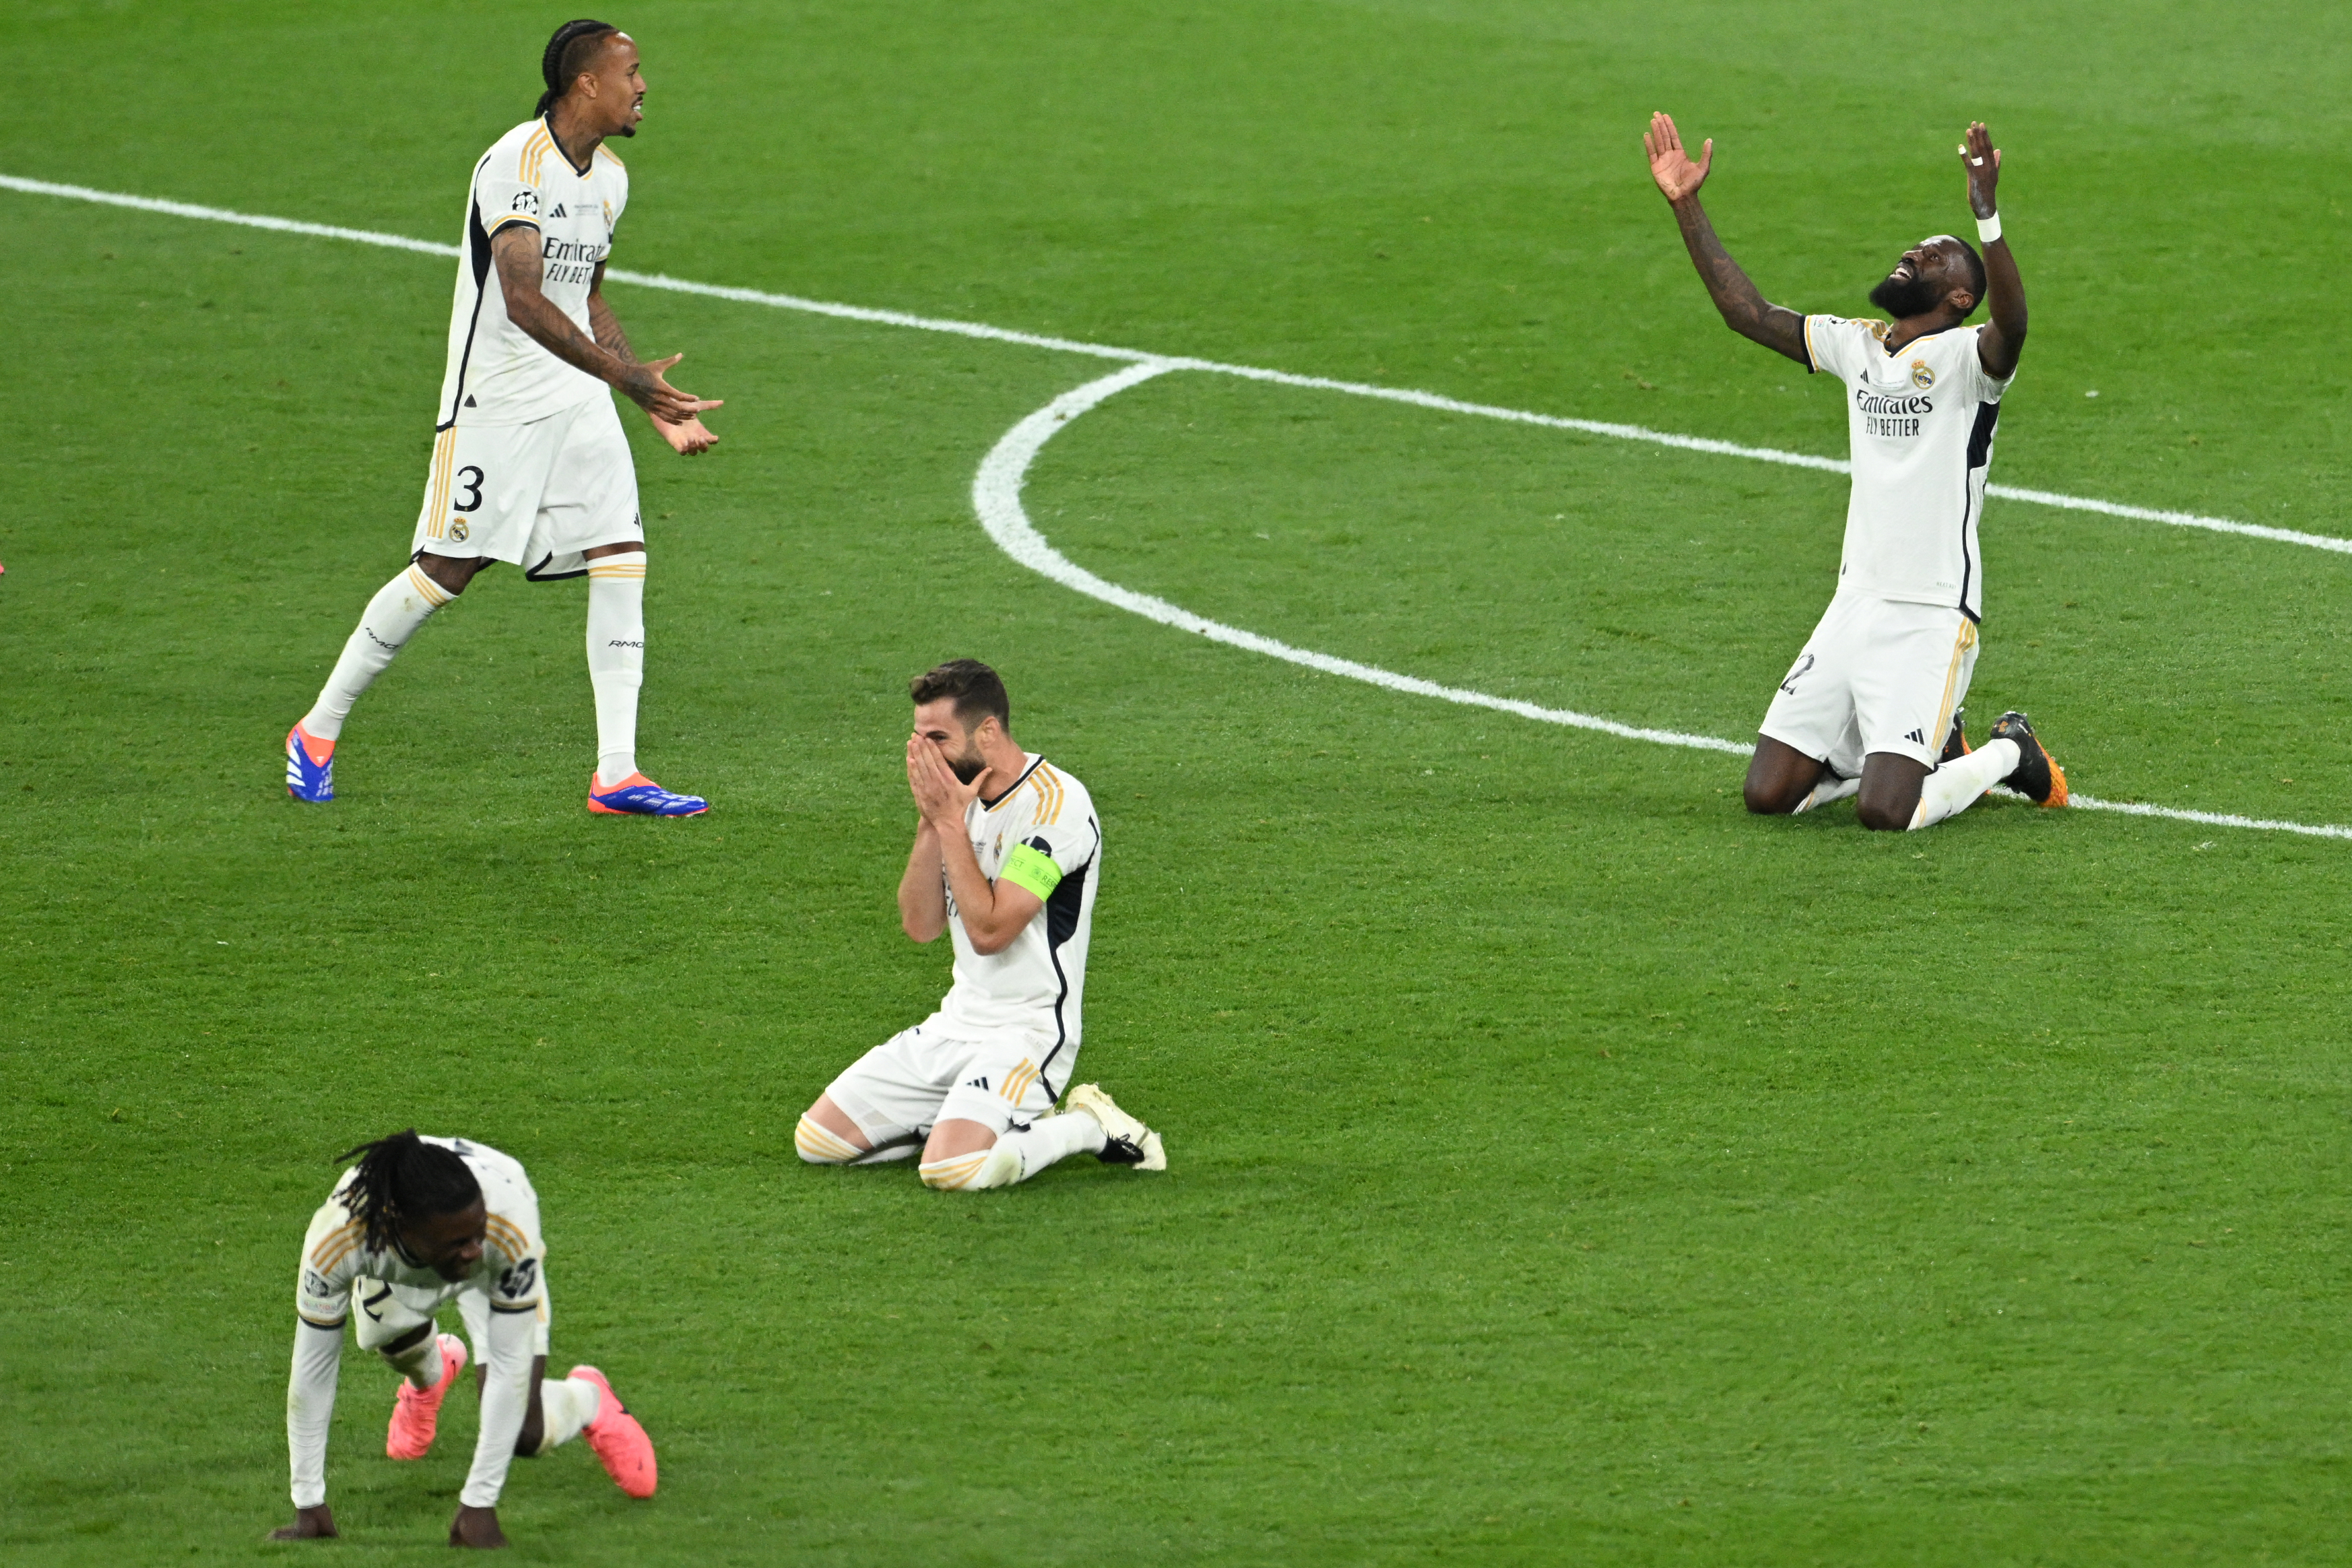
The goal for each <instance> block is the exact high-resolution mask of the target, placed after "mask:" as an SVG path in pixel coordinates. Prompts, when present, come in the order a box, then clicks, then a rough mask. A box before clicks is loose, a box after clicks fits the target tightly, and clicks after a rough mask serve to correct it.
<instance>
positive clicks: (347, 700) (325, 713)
mask: <svg viewBox="0 0 2352 1568" xmlns="http://www.w3.org/2000/svg"><path fill="white" fill-rule="evenodd" d="M456 596H457V595H454V594H452V593H450V592H449V590H448V589H446V588H444V587H443V586H441V584H438V583H436V582H435V581H434V580H433V579H432V578H430V577H427V576H426V575H425V568H423V567H422V566H417V565H414V564H412V565H411V566H410V567H409V568H408V570H407V571H405V572H403V573H402V574H400V575H399V576H397V577H394V579H393V580H392V581H391V582H389V583H386V584H384V585H383V587H381V588H379V589H377V590H376V595H375V597H374V598H373V599H370V600H369V601H368V606H367V608H366V610H364V611H363V612H362V613H361V616H360V624H359V628H358V629H357V630H356V631H354V632H352V635H351V640H349V641H348V642H346V643H344V644H343V655H342V657H341V658H339V659H337V660H335V668H334V673H333V674H331V675H330V676H328V677H327V684H326V685H325V686H324V687H322V688H321V689H320V692H319V700H318V701H316V702H315V703H313V704H311V706H310V711H309V712H308V713H305V714H303V715H302V728H304V729H305V730H308V731H310V733H311V734H313V735H316V736H318V737H319V739H320V740H321V741H334V740H340V739H341V737H342V733H343V721H344V720H346V719H348V718H350V717H351V713H352V703H354V702H356V701H358V700H360V693H361V692H362V691H365V690H366V689H368V688H369V687H370V686H372V685H373V684H374V683H375V678H376V677H377V676H379V675H382V674H383V672H384V669H385V668H386V667H387V666H389V665H390V664H391V663H392V656H393V655H394V654H396V653H398V652H399V651H400V650H401V649H402V648H404V647H407V646H408V639H409V638H410V637H415V635H416V628H417V627H419V626H423V625H424V624H425V620H426V618H427V617H429V616H431V615H432V614H433V612H434V611H436V610H437V609H439V608H440V607H441V606H442V605H446V604H447V603H448V602H449V601H450V600H451V599H453V598H455V597H456Z"/></svg>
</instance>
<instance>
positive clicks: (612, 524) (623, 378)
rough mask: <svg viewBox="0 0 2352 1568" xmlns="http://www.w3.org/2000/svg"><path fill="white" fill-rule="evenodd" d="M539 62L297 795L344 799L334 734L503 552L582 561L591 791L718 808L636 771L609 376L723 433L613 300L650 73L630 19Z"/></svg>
mask: <svg viewBox="0 0 2352 1568" xmlns="http://www.w3.org/2000/svg"><path fill="white" fill-rule="evenodd" d="M540 73H541V76H543V77H544V78H545V79H546V80H547V91H546V92H545V93H543V94H542V95H541V98H540V100H539V111H538V113H539V117H538V118H537V119H535V120H530V121H524V122H523V123H522V124H520V125H518V126H516V127H515V128H514V129H513V130H512V131H509V132H507V133H506V134H505V135H504V136H501V137H499V140H498V142H496V143H495V144H494V145H493V146H492V147H491V148H490V150H489V152H488V153H485V154H483V156H482V158H481V161H480V162H478V163H476V164H475V165H474V178H473V183H472V185H471V186H470V187H469V188H468V190H467V193H466V221H465V229H464V235H465V237H464V243H463V248H464V252H465V254H464V256H463V258H461V259H460V260H459V261H458V263H457V303H456V307H455V309H454V310H453V311H452V313H451V315H450V319H449V362H448V370H447V372H446V374H444V376H443V377H442V382H441V401H440V403H439V405H438V413H437V415H436V419H437V423H436V426H435V427H434V428H435V435H434V439H433V466H432V469H431V472H430V473H429V474H428V476H427V477H426V479H425V506H424V510H423V511H422V512H421V513H420V514H419V515H418V517H417V520H416V533H415V540H414V542H413V544H412V553H411V555H410V558H409V564H408V566H407V568H406V570H404V571H403V572H402V573H401V574H400V575H398V576H397V577H394V579H393V580H392V581H391V582H389V583H387V584H384V585H383V587H382V588H381V589H379V590H378V591H377V593H376V595H375V597H374V598H373V599H371V600H369V601H368V606H367V610H366V612H365V613H364V614H362V616H361V617H360V624H359V629H358V630H356V631H354V632H352V636H351V640H350V641H349V642H347V643H345V644H344V645H343V654H342V657H341V658H339V659H337V660H336V661H335V668H334V673H332V674H331V675H330V676H329V677H328V678H327V684H326V687H325V689H322V690H321V691H320V693H319V700H318V701H317V702H316V703H315V704H313V705H312V707H311V709H310V711H309V712H308V713H306V714H304V715H303V716H302V718H301V719H300V720H299V721H298V722H297V723H296V724H295V726H294V728H293V729H292V730H290V731H288V732H287V736H286V787H287V790H288V791H289V793H290V794H291V795H293V796H294V798H295V799H297V800H308V801H327V800H332V799H334V798H335V742H337V741H338V740H339V739H341V736H342V732H343V721H344V720H345V719H346V718H347V717H348V716H349V715H350V713H351V710H352V703H353V702H355V701H357V700H358V699H359V695H360V693H361V692H362V691H365V690H366V689H368V687H369V685H370V684H371V683H373V681H374V679H375V678H376V677H377V676H379V675H381V674H383V671H384V668H385V667H386V666H388V665H389V664H391V663H392V660H393V656H394V655H395V654H397V653H398V652H399V651H400V650H401V649H402V648H403V647H406V646H407V643H408V639H409V638H410V637H415V635H416V628H417V627H419V626H423V625H424V624H425V620H426V618H427V617H429V616H431V615H432V614H433V612H434V611H436V610H437V609H439V608H440V607H441V606H442V605H446V604H447V603H448V602H449V601H450V600H452V599H454V598H456V597H457V595H459V594H462V593H464V592H465V591H466V584H468V583H470V582H472V581H473V579H474V574H476V573H477V572H479V571H480V570H481V569H482V568H483V567H485V566H488V564H489V563H491V562H493V561H505V562H509V563H513V564H515V565H518V566H520V567H521V568H522V569H523V575H524V576H526V577H528V578H529V579H530V581H532V582H534V583H544V582H549V581H551V580H553V579H556V578H561V577H579V576H583V575H584V576H585V577H586V578H587V579H588V679H589V682H590V684H591V685H592V686H593V689H594V690H595V696H596V752H597V755H596V771H595V773H593V775H592V776H591V777H590V779H589V781H588V809H589V810H590V811H593V812H624V813H637V814H642V815H647V816H694V815H695V814H697V813H698V812H702V811H707V810H709V802H707V801H705V800H703V799H702V798H701V797H699V796H698V795H674V794H672V793H671V792H670V791H668V790H666V789H663V788H661V787H660V786H659V785H657V784H654V783H653V782H652V781H651V780H650V779H647V778H646V776H645V775H644V774H643V773H639V772H638V771H637V760H636V758H637V689H638V687H639V686H640V685H641V684H643V682H644V679H645V665H646V626H645V599H646V544H645V526H644V523H643V522H642V521H641V520H640V518H639V515H638V511H637V476H636V470H635V468H634V467H633V466H632V465H631V463H630V458H629V443H628V438H627V437H625V435H623V434H622V431H621V421H620V418H619V416H617V415H616V414H615V413H614V409H613V399H612V395H611V393H609V392H607V391H606V390H605V389H606V387H607V386H610V387H612V388H614V389H616V390H618V391H619V392H620V393H621V394H623V395H625V396H626V397H628V398H629V399H631V400H632V401H633V402H635V403H636V404H637V405H639V406H640V407H642V408H644V409H645V411H646V413H647V414H648V415H650V416H652V417H653V424H654V428H655V429H656V431H658V432H660V434H661V437H662V439H663V440H665V441H667V442H668V443H669V444H670V446H671V447H674V448H675V449H676V450H677V451H678V452H680V453H683V454H685V455H686V456H688V457H692V456H694V455H695V454H697V453H699V452H704V451H708V450H709V447H710V446H711V444H712V443H713V442H715V441H716V440H718V437H716V436H713V435H712V434H711V433H710V432H709V430H708V429H706V428H705V427H704V426H703V424H702V421H701V418H700V417H699V416H700V415H701V414H702V412H703V411H704V410H705V409H710V408H716V407H718V406H719V404H718V403H717V402H714V401H710V400H708V399H704V398H698V397H692V396H689V395H687V394H685V393H683V392H680V391H678V390H677V388H675V387H673V386H671V385H670V384H669V383H668V382H667V381H666V380H665V379H663V373H664V372H665V371H667V370H668V369H669V367H670V366H672V365H674V364H676V363H677V362H678V359H679V358H680V357H681V356H679V355H677V354H672V355H671V356H670V357H669V358H667V359H666V360H656V361H654V362H652V363H641V362H640V361H639V360H638V359H637V357H636V355H635V353H634V352H632V351H631V349H630V347H629V340H628V336H627V334H626V333H625V332H623V331H621V323H620V321H618V319H616V318H615V317H614V314H613V308H612V306H611V305H609V304H607V303H606V302H605V300H604V262H605V258H607V257H609V256H611V255H612V252H613V231H614V227H615V226H617V225H618V224H619V223H620V221H621V213H622V210H623V209H624V208H625V207H626V206H627V205H628V203H629V174H628V171H627V170H626V169H625V168H623V167H622V166H621V161H620V159H618V158H616V157H614V155H613V151H612V149H611V148H610V147H608V146H606V145H605V142H606V141H607V140H608V139H609V138H611V137H614V136H634V135H635V134H636V128H637V121H640V120H642V119H644V118H645V111H644V109H643V107H642V106H643V104H644V101H645V96H646V81H645V77H644V75H643V73H642V72H641V71H640V70H639V68H638V64H637V46H636V45H635V42H633V41H632V40H631V39H630V37H629V36H628V35H627V34H626V33H624V32H622V31H621V30H620V29H619V28H617V27H613V26H607V25H605V24H604V23H603V22H593V21H586V20H583V21H577V22H566V23H565V24H564V25H563V26H561V27H559V28H557V29H556V31H555V36H554V37H552V38H551V39H550V40H548V45H547V49H546V52H545V54H544V56H543V57H542V58H541V62H540ZM493 273H495V274H496V280H495V286H493V280H492V275H493Z"/></svg>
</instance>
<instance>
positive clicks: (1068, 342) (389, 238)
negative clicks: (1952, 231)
mask: <svg viewBox="0 0 2352 1568" xmlns="http://www.w3.org/2000/svg"><path fill="white" fill-rule="evenodd" d="M0 190H10V191H18V192H22V193H23V194H25V195H37V196H60V197H64V198H65V199H67V200H69V201H78V202H96V203H98V204H100V205H104V206H114V207H129V208H131V209H132V210H133V211H137V212H151V213H162V214H163V215H165V216H170V217H184V218H198V219H201V220H203V221H205V222H207V223H227V224H237V225H241V226H244V227H247V228H264V229H271V230H274V231H276V232H278V233H280V234H303V235H310V236H313V237H317V238H320V239H341V240H348V241H350V242H352V243H354V244H358V245H379V246H383V247H387V248H389V249H393V250H413V251H417V252H419V253H421V254H424V255H426V256H446V257H451V258H455V257H456V256H457V247H456V246H454V245H441V244H436V243H435V242H434V241H432V240H425V239H411V238H409V237H407V236H406V235H400V234H382V233H378V232H375V231H373V230H371V229H363V228H343V227H340V226H336V225H334V224H324V223H304V222H301V221H299V220H298V219H294V218H283V217H268V216H260V215H257V214H253V213H240V212H232V211H230V210H229V209H227V208H226V207H207V206H197V205H194V204H192V203H188V202H173V201H164V200H163V199H161V198H160V197H156V196H134V195H124V194H122V193H121V192H118V191H100V190H93V189H91V188H90V187H89V186H88V185H64V184H55V183H54V182H51V181H48V180H28V179H25V178H23V177H22V176H20V175H16V174H0ZM605 276H606V277H607V278H610V279H614V280H615V281H618V282H623V283H634V284H636V285H637V286H638V287H640V288H646V289H667V290H669V291H670V292H672V293H675V294H698V295H701V296H703V297H704V298H706V299H712V300H734V301H736V302H737V303H739V304H745V305H765V306H768V307H771V308H772V309H774V310H798V311H802V312H803V313H805V314H808V315H813V316H831V317H834V318H835V319H837V320H841V321H868V322H872V323H874V324H875V325H877V326H886V327H911V328H913V329H915V330H917V331H926V332H948V333H951V334H953V335H955V336H957V337H963V338H979V339H982V340H985V341H987V342H1001V343H1019V344H1021V345H1023V346H1024V347H1027V348H1039V349H1053V350H1055V351H1057V352H1059V353H1073V354H1087V355H1089V356H1091V357H1093V358H1095V359H1109V360H1124V361H1127V362H1129V363H1145V362H1150V363H1154V364H1166V365H1169V366H1171V367H1172V368H1176V369H1181V370H1197V371H1205V372H1207V373H1208V374H1213V375H1231V376H1237V377H1240V378H1241V379H1243V380H1244V381H1262V382H1269V383H1272V384H1276V385H1278V386H1297V387H1305V388H1310V389H1312V390H1315V391H1318V392H1338V393H1344V394H1346V395H1349V396H1350V397H1372V398H1378V399H1380V400H1381V401H1382V402H1386V403H1404V404H1410V405H1413V406H1415V407H1418V408H1431V409H1435V410H1437V411H1439V412H1441V413H1445V414H1462V415H1468V416H1473V417H1475V418H1480V419H1501V420H1507V421H1508V422H1510V423H1512V424H1515V425H1535V426H1542V427H1544V428H1546V429H1551V430H1574V431H1578V432H1580V433H1581V434H1583V435H1587V436H1601V437H1608V438H1610V439H1612V440H1619V441H1642V442H1646V443H1648V444H1649V445H1651V446H1655V447H1675V448H1677V449H1678V450H1681V451H1685V452H1706V453H1709V454H1711V455H1713V456H1716V457H1721V458H1748V460H1750V461H1751V462H1759V463H1778V464H1780V465H1782V466H1783V467H1786V468H1817V469H1820V470H1821V471H1822V472H1823V473H1831V474H1843V473H1845V472H1847V471H1848V465H1847V464H1846V461H1845V459H1843V458H1823V457H1817V456H1815V455H1814V454H1812V453H1810V452H1783V451H1780V450H1778V449H1776V448H1774V447H1747V446H1742V445H1740V444H1739V443H1738V442H1737V441H1717V440H1715V439H1712V438H1711V437H1705V436H1682V435H1677V434H1675V432H1673V431H1669V430H1652V429H1649V428H1647V427H1645V426H1640V425H1617V424H1612V423H1609V422H1607V421H1604V420H1599V419H1570V418H1568V417H1565V416H1561V415H1557V414H1535V413H1530V412H1528V410H1526V409H1521V408H1504V407H1499V406H1497V405H1494V404H1490V403H1468V402H1465V401H1463V400H1462V399H1460V398H1454V397H1446V396H1444V395H1440V394H1438V393H1434V392H1416V391H1414V390H1412V388H1410V387H1398V386H1377V385H1374V384H1370V383H1369V382H1360V381H1335V380H1332V379H1330V378H1329V377H1328V376H1319V375H1296V374H1292V373H1290V372H1288V371H1280V370H1265V369H1262V368H1260V367H1258V366H1255V365H1245V364H1226V363H1223V362H1221V361H1217V360H1205V359H1190V358H1184V357H1181V356H1174V355H1166V354H1156V353H1149V352H1147V351H1145V350H1142V349H1126V348H1118V347H1116V346H1114V345H1111V344H1108V343H1088V342H1078V341H1077V340H1076V339H1074V338H1056V337H1049V336H1045V335H1043V334H1040V333H1036V332H1020V331H1013V330H1012V329H1010V328H1006V327H992V326H988V325H986V324H985V323H983V322H979V321H950V320H948V319H946V318H944V317H940V316H917V315H909V314H908V313H907V312H906V311H903V310H875V309H872V308H870V307H868V306H864V305H842V304H835V303H833V302H831V301H828V300H804V299H802V298H801V297H800V296H798V295H796V294H772V293H768V292H766V291H764V290H762V289H730V288H728V287H725V286H724V285H721V284H717V283H696V282H692V281H690V280H688V279H683V278H670V277H666V276H664V275H663V274H660V273H651V272H632V271H629V270H626V269H625V268H617V267H616V268H611V269H610V270H608V271H607V272H606V273H605ZM1985 490H1986V493H1987V494H1988V495H1992V496H1998V497H2000V499H2002V500H2019V501H2025V502H2028V503H2029V504H2031V505H2034V506H2047V507H2056V508H2059V509H2060V510H2066V511H2088V512H2096V513H2098V514H2100V515H2101V516H2105V517H2119V518H2127V519H2130V520H2131V521H2136V522H2159V523H2164V524H2167V525H2168V526H2170V527H2174V528H2201V529H2205V530H2207V531H2210V532H2214V533H2234V534H2240V535H2242V536H2244V537H2246V538H2249V539H2267V540H2271V541H2273V542H2276V543H2280V544H2300V545H2304V546H2306V547H2307V548H2310V549H2313V550H2329V551H2334V552H2336V553H2338V554H2352V539H2339V538H2336V537H2334V536H2332V535H2329V534H2324V533H2303V532H2299V531H2295V530H2294V529H2291V528H2269V527H2265V526H2264V525H2263V524H2261V523H2255V522H2239V521H2234V520H2232V519H2230V518H2225V517H2204V516H2200V515H2199V514H2198V513H2195V512H2187V511H2169V510H2164V509H2162V508H2159V507H2145V506H2127V505H2126V504H2125V503H2123V502H2121V501H2110V500H2096V499H2095V498H2092V497H2088V496H2070V495H2063V494H2061V493H2059V492H2057V491H2055V490H2036V489H2021V488H2019V487H2017V486H2014V485H1988V486H1987V487H1986V488H1985Z"/></svg>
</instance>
